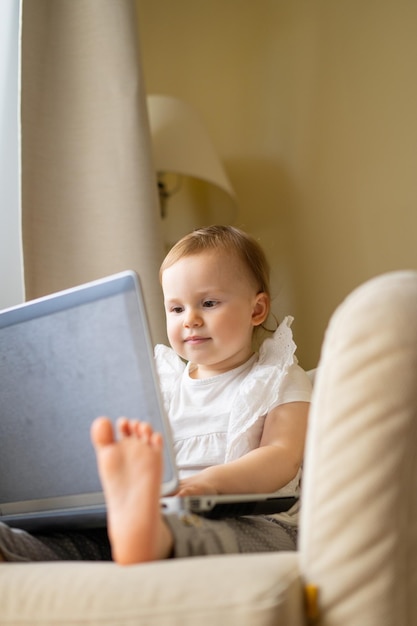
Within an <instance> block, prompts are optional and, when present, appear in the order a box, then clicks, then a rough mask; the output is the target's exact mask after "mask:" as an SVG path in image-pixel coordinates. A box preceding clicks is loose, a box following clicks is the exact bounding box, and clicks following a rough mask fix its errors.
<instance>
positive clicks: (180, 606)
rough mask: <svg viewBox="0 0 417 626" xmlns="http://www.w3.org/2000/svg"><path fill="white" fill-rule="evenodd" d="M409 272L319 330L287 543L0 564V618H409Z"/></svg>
mask: <svg viewBox="0 0 417 626" xmlns="http://www.w3.org/2000/svg"><path fill="white" fill-rule="evenodd" d="M416 445H417V272H412V271H404V272H395V273H392V274H387V275H384V276H381V277H378V278H376V279H373V280H371V281H369V282H368V283H366V284H365V285H363V286H362V287H360V288H359V289H357V290H356V291H354V292H353V294H351V295H350V296H349V297H348V298H347V299H346V301H345V302H344V303H343V304H342V305H341V306H340V307H339V309H338V310H337V311H336V313H335V314H334V316H333V317H332V320H331V322H330V325H329V328H328V330H327V333H326V337H325V341H324V345H323V349H322V355H321V359H320V364H319V367H318V371H317V376H316V379H315V383H314V393H313V400H312V408H311V414H310V424H309V431H308V437H307V450H306V458H305V470H304V476H303V488H302V503H303V504H302V513H301V523H300V541H299V550H298V551H297V552H282V553H273V554H271V553H268V554H242V555H226V556H213V557H202V558H192V559H178V560H170V561H164V562H156V563H151V564H146V565H138V566H131V567H126V568H123V567H119V566H116V565H114V564H113V563H86V562H84V563H80V562H60V563H36V564H12V563H6V564H2V565H0V623H1V624H2V625H3V626H11V625H12V624H13V625H16V624H19V625H20V626H23V625H27V626H29V625H30V626H40V625H45V626H46V625H48V626H52V625H53V626H59V625H64V624H65V626H75V625H78V626H79V625H81V624H83V625H85V624H89V625H97V626H98V625H104V624H105V625H106V626H133V625H136V624H146V625H156V624H164V625H168V624H181V625H182V626H186V625H193V626H194V625H195V624H198V625H199V626H205V625H206V624H207V626H208V625H210V626H213V624H219V625H220V624H224V625H227V626H233V625H234V624H236V625H238V626H244V625H245V624H247V625H248V626H249V625H250V626H253V625H254V624H256V625H257V626H261V625H264V626H269V625H271V626H272V624H274V625H275V626H276V625H277V624H282V625H285V626H301V625H304V624H306V623H307V622H308V620H309V621H310V623H320V624H322V625H323V626H352V625H353V624H356V625H360V626H402V625H404V626H414V625H417V523H416V522H417V489H416V487H417V471H416V470H417V454H416Z"/></svg>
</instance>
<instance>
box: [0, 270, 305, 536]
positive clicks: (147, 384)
mask: <svg viewBox="0 0 417 626" xmlns="http://www.w3.org/2000/svg"><path fill="white" fill-rule="evenodd" d="M99 415H107V416H108V417H110V418H111V419H112V420H113V421H115V420H116V419H117V417H118V416H120V415H123V416H127V417H135V418H139V419H142V420H144V421H147V422H149V423H151V424H152V427H153V429H154V430H155V431H158V432H161V433H162V435H163V438H164V474H163V480H162V484H161V509H162V511H166V512H173V513H184V512H196V513H199V514H202V515H207V516H209V517H223V516H225V515H249V514H256V513H271V512H281V511H285V510H288V509H289V508H290V507H291V506H292V505H293V504H294V503H295V502H296V498H294V497H292V496H285V495H284V496H280V497H276V496H271V494H265V495H261V496H260V495H256V496H255V495H253V494H252V495H251V494H248V495H244V496H240V495H239V496H198V497H196V496H192V497H184V498H179V497H176V496H171V497H169V494H172V493H174V492H175V489H176V487H177V485H178V471H177V468H176V465H175V454H174V449H173V440H172V435H171V431H170V424H169V421H168V418H167V416H166V413H165V411H164V407H163V402H162V398H161V395H160V391H159V385H158V380H157V375H156V371H155V366H154V359H153V346H152V343H151V339H150V332H149V325H148V322H147V316H146V311H145V305H144V299H143V293H142V289H141V285H140V280H139V277H138V275H137V274H136V273H135V272H133V271H126V272H122V273H119V274H114V275H112V276H108V277H105V278H103V279H100V280H97V281H93V282H90V283H86V284H84V285H80V286H78V287H74V288H71V289H67V290H65V291H60V292H58V293H55V294H52V295H49V296H45V297H43V298H39V299H37V300H32V301H30V302H26V303H24V304H21V305H18V306H16V307H12V308H10V309H6V310H4V311H2V312H0V521H3V522H6V523H7V524H9V525H10V526H14V527H16V528H23V529H25V530H30V531H32V532H36V531H43V530H50V529H63V528H68V529H76V528H88V527H100V526H104V525H105V523H106V508H105V503H104V497H103V493H102V489H101V485H100V481H99V478H98V473H97V466H96V459H95V453H94V450H93V447H92V445H91V441H90V426H91V423H92V421H93V419H94V418H95V417H97V416H99Z"/></svg>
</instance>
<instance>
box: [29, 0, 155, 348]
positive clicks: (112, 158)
mask: <svg viewBox="0 0 417 626" xmlns="http://www.w3.org/2000/svg"><path fill="white" fill-rule="evenodd" d="M139 58H140V57H139V52H138V45H137V19H136V14H135V4H134V1H133V0H35V1H34V0H23V2H22V53H21V69H22V72H21V81H22V83H21V89H22V92H21V93H22V95H21V115H22V119H21V122H22V155H21V156H22V231H23V255H24V274H25V288H26V298H27V299H32V298H35V297H38V296H40V295H43V294H46V293H51V292H53V291H57V290H60V289H63V288H67V287H69V286H72V285H76V284H80V283H82V282H86V281H89V280H93V279H96V278H99V277H101V276H104V275H106V274H111V273H114V272H117V271H120V270H124V269H128V268H131V269H135V270H137V271H138V273H139V275H140V277H141V280H142V284H143V287H144V291H145V298H146V301H147V306H148V312H149V318H150V322H151V328H152V334H153V340H154V341H164V340H165V330H164V319H163V317H164V316H163V308H162V299H161V294H160V287H159V283H158V267H159V264H160V261H161V259H162V250H163V246H162V237H161V233H160V221H159V209H158V198H157V192H156V183H155V176H154V170H153V166H152V161H151V156H150V154H151V148H150V135H149V127H148V118H147V111H146V98H145V91H144V84H143V78H142V73H141V67H140V62H139Z"/></svg>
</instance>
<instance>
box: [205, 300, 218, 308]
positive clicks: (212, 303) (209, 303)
mask: <svg viewBox="0 0 417 626" xmlns="http://www.w3.org/2000/svg"><path fill="white" fill-rule="evenodd" d="M216 304H217V300H204V302H203V306H204V307H205V308H206V309H212V308H213V307H214V306H216Z"/></svg>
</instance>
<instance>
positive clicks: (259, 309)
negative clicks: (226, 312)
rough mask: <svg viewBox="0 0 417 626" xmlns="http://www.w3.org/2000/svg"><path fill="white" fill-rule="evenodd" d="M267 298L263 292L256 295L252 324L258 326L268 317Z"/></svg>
mask: <svg viewBox="0 0 417 626" xmlns="http://www.w3.org/2000/svg"><path fill="white" fill-rule="evenodd" d="M269 304H270V302H269V296H268V294H267V293H265V292H264V291H261V293H258V294H256V299H255V304H254V307H253V311H252V324H253V325H254V326H260V325H261V324H263V322H264V321H265V320H266V318H267V317H268V313H269Z"/></svg>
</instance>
